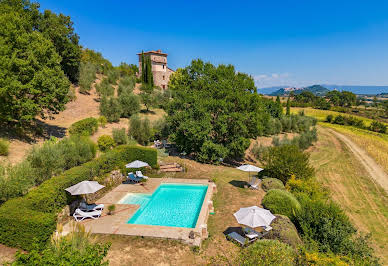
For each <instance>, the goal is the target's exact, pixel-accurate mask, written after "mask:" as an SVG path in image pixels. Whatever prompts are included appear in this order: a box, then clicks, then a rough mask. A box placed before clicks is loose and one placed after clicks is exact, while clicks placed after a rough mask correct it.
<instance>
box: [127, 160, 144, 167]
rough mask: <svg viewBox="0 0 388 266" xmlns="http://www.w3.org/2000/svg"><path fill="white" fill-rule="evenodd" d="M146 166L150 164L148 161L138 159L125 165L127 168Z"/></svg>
mask: <svg viewBox="0 0 388 266" xmlns="http://www.w3.org/2000/svg"><path fill="white" fill-rule="evenodd" d="M146 166H149V164H148V163H146V162H143V161H139V160H136V161H133V162H131V163H129V164H127V165H126V166H125V167H127V168H142V167H146Z"/></svg>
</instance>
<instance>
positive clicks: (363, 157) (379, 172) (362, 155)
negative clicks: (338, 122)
mask: <svg viewBox="0 0 388 266" xmlns="http://www.w3.org/2000/svg"><path fill="white" fill-rule="evenodd" d="M327 130H328V131H329V132H330V133H332V134H334V135H335V136H336V137H337V138H339V139H340V140H341V141H342V142H343V143H345V144H346V146H347V147H348V148H349V150H350V151H351V152H352V153H353V154H354V156H355V157H356V158H357V159H358V160H359V161H360V162H361V164H362V165H363V167H364V168H365V170H366V171H367V172H368V173H369V175H370V176H371V177H372V178H373V179H374V180H375V181H376V182H377V183H378V184H379V185H380V186H381V187H382V188H383V189H384V190H385V191H386V192H387V193H388V176H387V174H386V173H385V172H384V170H383V169H382V168H381V167H380V166H379V165H378V164H377V163H376V162H375V160H373V159H372V158H371V157H370V156H369V155H368V154H367V153H366V151H364V150H363V149H361V148H360V147H359V146H358V145H356V144H355V143H354V142H353V141H351V140H350V139H349V138H348V137H346V136H344V135H342V134H340V133H338V132H337V131H335V130H333V129H327Z"/></svg>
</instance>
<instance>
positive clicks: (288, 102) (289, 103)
mask: <svg viewBox="0 0 388 266" xmlns="http://www.w3.org/2000/svg"><path fill="white" fill-rule="evenodd" d="M290 114H291V102H290V97H288V99H287V109H286V115H290Z"/></svg>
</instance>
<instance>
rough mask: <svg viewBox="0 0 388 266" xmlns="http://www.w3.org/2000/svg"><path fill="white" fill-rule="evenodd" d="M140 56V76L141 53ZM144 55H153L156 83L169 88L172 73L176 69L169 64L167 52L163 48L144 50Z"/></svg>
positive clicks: (153, 71) (153, 70)
mask: <svg viewBox="0 0 388 266" xmlns="http://www.w3.org/2000/svg"><path fill="white" fill-rule="evenodd" d="M137 55H138V56H139V76H140V75H141V53H139V54H137ZM144 56H150V57H151V64H152V73H153V76H154V85H155V86H159V87H160V88H162V89H163V90H165V89H167V86H168V81H169V80H170V75H171V74H172V73H174V72H175V71H174V70H172V69H171V68H169V67H168V66H167V54H165V53H162V51H161V50H157V51H149V52H144Z"/></svg>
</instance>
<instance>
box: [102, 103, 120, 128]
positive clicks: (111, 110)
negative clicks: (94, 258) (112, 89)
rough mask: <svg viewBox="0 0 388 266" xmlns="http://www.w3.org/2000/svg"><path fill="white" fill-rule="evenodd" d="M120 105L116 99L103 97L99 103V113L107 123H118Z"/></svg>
mask: <svg viewBox="0 0 388 266" xmlns="http://www.w3.org/2000/svg"><path fill="white" fill-rule="evenodd" d="M121 112H122V110H121V105H120V103H119V101H118V100H117V99H116V98H113V97H111V98H106V97H103V98H102V99H101V102H100V113H101V115H103V116H105V117H106V119H107V120H108V122H118V121H119V120H120V117H121Z"/></svg>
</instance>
